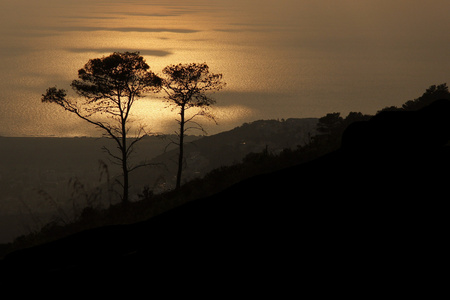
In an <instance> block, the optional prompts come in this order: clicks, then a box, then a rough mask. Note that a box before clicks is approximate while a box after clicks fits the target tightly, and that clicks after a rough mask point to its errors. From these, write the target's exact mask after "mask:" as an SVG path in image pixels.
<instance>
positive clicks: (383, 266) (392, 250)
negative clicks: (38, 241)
mask: <svg viewBox="0 0 450 300" xmlns="http://www.w3.org/2000/svg"><path fill="white" fill-rule="evenodd" d="M449 115H450V102H448V101H437V102H435V103H434V104H432V105H431V106H429V107H426V108H424V109H422V110H421V111H418V112H408V113H403V112H402V113H398V112H389V113H382V114H380V115H377V116H376V117H374V118H373V119H372V120H370V121H367V122H361V123H355V124H354V125H352V126H351V127H349V128H348V130H347V131H346V132H345V134H344V137H343V146H342V148H341V149H340V150H338V151H336V152H333V153H330V154H328V155H326V156H324V157H321V158H320V159H317V160H315V161H312V162H309V163H306V164H302V165H298V166H295V167H292V168H289V169H284V170H282V171H279V172H276V173H271V174H266V175H261V176H257V177H254V178H251V179H249V180H246V181H244V182H241V183H239V184H236V185H234V186H232V187H231V188H228V189H227V190H225V191H223V192H221V193H219V194H216V195H214V196H211V197H208V198H205V199H199V200H196V201H193V202H190V203H188V204H185V205H183V206H181V207H178V208H176V209H173V210H172V211H169V212H167V213H164V214H162V215H159V216H157V217H154V218H152V219H150V220H148V221H145V222H142V223H138V224H133V225H123V226H111V227H103V228H98V229H94V230H90V231H86V232H82V233H79V234H75V235H73V236H70V237H68V238H65V239H62V240H59V241H56V242H53V243H50V244H45V245H42V246H39V247H35V248H31V249H26V250H22V251H18V252H15V253H12V254H10V255H8V256H7V257H6V258H5V259H4V260H3V261H2V264H1V272H2V274H4V275H7V276H8V277H9V278H12V276H24V275H27V276H33V274H34V275H35V276H39V277H40V276H42V274H46V276H49V275H56V276H67V275H71V274H80V277H79V278H85V277H86V276H97V275H99V274H114V275H115V276H120V275H123V274H134V273H139V274H142V275H141V276H144V277H148V278H149V280H150V278H153V277H158V278H170V280H171V281H172V282H174V280H175V279H174V278H175V277H176V278H178V279H180V278H181V279H182V281H183V282H192V283H194V282H195V283H199V282H201V283H202V285H204V284H205V282H208V281H214V282H216V283H217V282H219V283H223V284H224V286H227V287H228V288H230V287H235V286H237V285H240V284H246V282H249V281H252V282H256V288H257V289H261V290H263V289H264V288H265V287H267V286H271V287H273V286H277V285H275V284H278V283H280V284H282V285H283V290H285V289H289V288H291V289H294V290H297V291H298V290H299V289H302V287H304V286H308V287H309V288H311V287H313V288H314V289H316V290H317V291H321V290H323V289H334V288H336V287H338V286H339V288H340V289H346V288H348V289H354V288H355V287H356V286H358V287H360V288H361V287H370V289H371V290H378V289H380V288H384V287H394V286H398V285H400V283H401V282H408V281H409V280H414V281H417V282H419V281H420V282H423V280H424V279H425V278H428V279H429V278H432V280H433V281H435V283H437V284H438V283H439V280H440V277H439V276H438V275H437V274H438V273H437V272H438V271H439V269H440V268H441V265H442V263H443V260H444V257H446V255H447V254H446V253H444V250H445V249H444V245H445V244H446V240H447V239H448V221H447V220H448V210H447V201H448V191H447V185H448V182H449V181H448V180H449V174H448V170H449V167H450V152H449V149H448V148H447V147H446V146H445V145H446V143H447V142H448V140H449V138H450V120H449V118H448V117H447V116H449ZM167 276H169V277H167ZM152 282H153V281H149V285H150V286H152ZM153 287H154V288H156V286H153Z"/></svg>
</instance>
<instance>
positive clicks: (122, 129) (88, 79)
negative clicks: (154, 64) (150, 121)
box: [41, 52, 161, 203]
mask: <svg viewBox="0 0 450 300" xmlns="http://www.w3.org/2000/svg"><path fill="white" fill-rule="evenodd" d="M78 78H79V80H74V81H73V82H72V84H71V87H72V89H73V90H74V91H75V92H76V93H77V94H78V95H79V96H80V97H81V98H82V99H83V100H80V101H78V100H76V99H69V98H68V97H67V93H66V91H65V90H63V89H57V88H56V87H51V88H49V89H47V92H46V93H45V94H44V95H42V99H41V100H42V102H48V103H55V104H58V105H59V106H61V107H63V108H64V109H65V110H67V111H69V112H71V113H73V114H75V115H77V116H78V117H80V118H81V119H83V120H85V121H87V122H88V123H90V124H93V125H95V126H96V127H97V128H100V129H102V130H103V131H104V134H105V135H106V136H108V137H109V138H111V139H113V140H114V141H115V142H116V144H117V148H118V149H119V150H120V154H119V155H116V154H114V153H113V152H111V151H110V150H109V149H107V148H104V149H105V150H106V151H107V153H108V154H109V155H110V156H111V157H112V159H113V161H114V162H116V163H117V164H119V165H121V168H122V173H123V174H122V175H123V183H122V186H123V194H122V201H123V202H124V203H126V202H128V201H129V197H128V188H129V180H128V174H129V172H130V171H131V170H132V169H133V168H130V166H129V162H128V160H129V157H130V154H131V152H132V150H133V146H134V145H135V143H136V142H138V141H139V140H140V139H141V138H142V135H141V133H140V132H139V133H138V134H137V136H136V137H135V139H134V140H132V142H130V143H128V142H127V138H128V132H129V130H130V128H129V126H128V125H127V122H128V120H129V116H130V112H131V107H132V106H133V103H134V101H136V100H137V99H138V98H141V97H143V96H144V94H145V93H147V92H151V91H157V90H158V89H159V87H160V84H161V79H160V78H159V77H158V76H156V75H155V74H154V73H153V72H152V71H150V67H149V66H148V65H147V63H146V62H145V60H144V58H143V57H142V56H140V55H139V52H133V53H130V52H125V53H118V52H115V53H113V54H111V55H109V56H107V57H102V58H96V59H91V60H89V61H88V63H86V65H85V66H84V68H82V69H80V70H79V71H78ZM104 116H106V117H107V118H106V119H105V118H104Z"/></svg>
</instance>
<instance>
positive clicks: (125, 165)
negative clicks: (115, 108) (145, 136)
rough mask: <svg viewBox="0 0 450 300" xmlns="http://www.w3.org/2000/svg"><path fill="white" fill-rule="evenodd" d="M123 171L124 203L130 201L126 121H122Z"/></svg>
mask: <svg viewBox="0 0 450 300" xmlns="http://www.w3.org/2000/svg"><path fill="white" fill-rule="evenodd" d="M120 150H121V152H122V172H123V195H122V203H128V201H129V200H128V185H129V184H128V162H127V159H128V157H127V131H126V127H125V122H122V149H120Z"/></svg>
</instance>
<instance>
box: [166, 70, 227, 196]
mask: <svg viewBox="0 0 450 300" xmlns="http://www.w3.org/2000/svg"><path fill="white" fill-rule="evenodd" d="M163 74H164V75H165V78H164V79H163V83H162V89H163V90H164V92H165V99H166V100H167V102H169V103H170V104H171V105H174V106H175V108H178V111H179V112H178V114H179V115H180V118H179V120H177V122H178V124H179V126H180V127H179V128H180V129H179V131H178V132H177V135H178V142H177V143H176V144H177V145H178V147H179V153H178V171H177V182H176V188H177V189H179V188H180V186H181V174H182V170H183V159H184V154H183V150H184V148H183V146H184V135H185V133H186V131H187V130H189V129H192V128H196V129H200V130H202V131H204V130H203V128H202V126H201V125H200V124H198V123H197V122H195V121H194V119H195V118H196V117H198V116H203V117H206V118H209V119H211V120H214V116H212V115H211V114H210V113H209V112H208V107H209V106H210V105H212V104H214V103H215V100H214V99H212V98H210V97H209V96H208V95H207V92H209V91H218V90H220V89H222V88H223V87H224V86H225V83H224V82H223V81H222V74H213V73H210V72H209V67H208V65H206V64H205V63H203V64H196V63H192V64H178V65H170V66H167V67H165V68H164V69H163ZM193 107H196V108H199V109H200V110H198V111H197V112H196V113H194V114H193V115H190V116H186V111H187V110H188V109H190V108H193ZM187 123H192V124H194V125H193V126H192V127H187V126H186V124H187Z"/></svg>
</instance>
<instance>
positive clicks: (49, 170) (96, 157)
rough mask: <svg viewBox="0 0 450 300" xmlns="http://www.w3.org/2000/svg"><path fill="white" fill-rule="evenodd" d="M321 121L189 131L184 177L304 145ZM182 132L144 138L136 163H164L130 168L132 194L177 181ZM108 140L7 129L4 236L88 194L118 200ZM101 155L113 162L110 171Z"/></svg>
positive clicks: (1, 176) (1, 154)
mask: <svg viewBox="0 0 450 300" xmlns="http://www.w3.org/2000/svg"><path fill="white" fill-rule="evenodd" d="M317 122H318V119H314V118H310V119H287V120H281V121H277V120H261V121H255V122H252V123H248V124H247V123H246V124H243V125H242V126H239V127H237V128H235V129H233V130H230V131H226V132H222V133H219V134H216V135H212V136H205V137H200V136H188V137H187V139H186V140H187V145H186V168H185V171H184V180H189V179H192V178H196V177H202V176H203V175H205V174H206V173H207V172H208V171H210V170H213V169H215V168H218V167H220V166H227V165H231V164H234V163H236V162H240V161H242V159H243V158H244V157H245V156H246V155H247V154H248V153H250V152H261V151H262V150H264V149H267V150H268V151H269V152H272V153H277V152H279V151H281V150H283V149H285V148H296V147H297V145H303V144H305V143H306V142H307V141H308V140H309V138H310V136H311V135H314V134H315V132H316V124H317ZM175 138H176V136H174V135H168V136H165V137H161V136H146V137H144V138H143V140H142V141H140V142H139V143H138V144H137V147H136V154H135V156H134V157H133V163H138V162H142V161H150V162H151V163H154V164H157V165H156V166H149V167H145V168H140V169H137V170H136V171H134V172H133V173H132V174H131V176H132V178H131V185H132V186H131V189H130V191H131V196H132V198H134V199H137V195H138V194H139V193H141V192H142V190H143V188H144V186H146V185H148V186H149V187H150V188H152V189H154V190H155V192H158V189H157V188H156V186H158V188H159V189H160V190H165V189H171V188H173V187H174V184H173V176H174V175H175V172H176V171H175V170H176V163H175V161H176V160H175V157H176V156H177V149H176V147H175V146H174V145H171V146H168V147H167V145H168V143H170V140H174V139H175ZM103 146H107V147H109V148H110V149H114V147H115V145H114V142H113V141H112V140H109V139H106V138H88V137H80V138H46V137H20V138H13V137H0V243H2V242H7V241H10V240H11V239H12V238H14V237H16V236H17V235H19V234H23V233H28V232H29V231H30V230H33V229H38V228H37V227H39V226H43V225H45V223H46V222H48V220H49V218H51V217H52V216H53V217H54V215H55V214H56V215H58V217H64V218H70V217H71V216H72V215H73V214H74V213H75V212H74V211H73V210H74V209H81V208H82V206H86V205H87V202H88V201H96V203H94V204H96V205H97V204H100V203H103V204H106V205H108V204H109V203H111V202H112V203H114V202H117V201H118V199H117V196H118V195H117V194H115V193H109V194H107V195H106V193H105V189H106V183H107V181H108V177H109V182H110V183H112V182H114V178H115V176H117V175H118V174H120V169H119V168H118V167H117V166H114V165H112V164H111V163H110V162H109V160H108V155H107V154H106V153H105V152H104V151H103V150H102V147H103ZM166 148H167V149H166ZM165 150H167V151H166V152H165ZM100 160H101V161H103V162H104V163H105V164H106V165H107V166H108V174H106V172H105V171H106V170H105V169H104V168H103V169H102V167H101V164H100V163H99V161H100ZM77 180H78V183H77V182H76V181H77ZM98 186H101V188H102V190H101V191H102V193H103V194H102V195H99V194H98V193H100V192H99V190H98V189H97V187H98ZM96 193H97V194H96ZM65 214H67V216H65Z"/></svg>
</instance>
